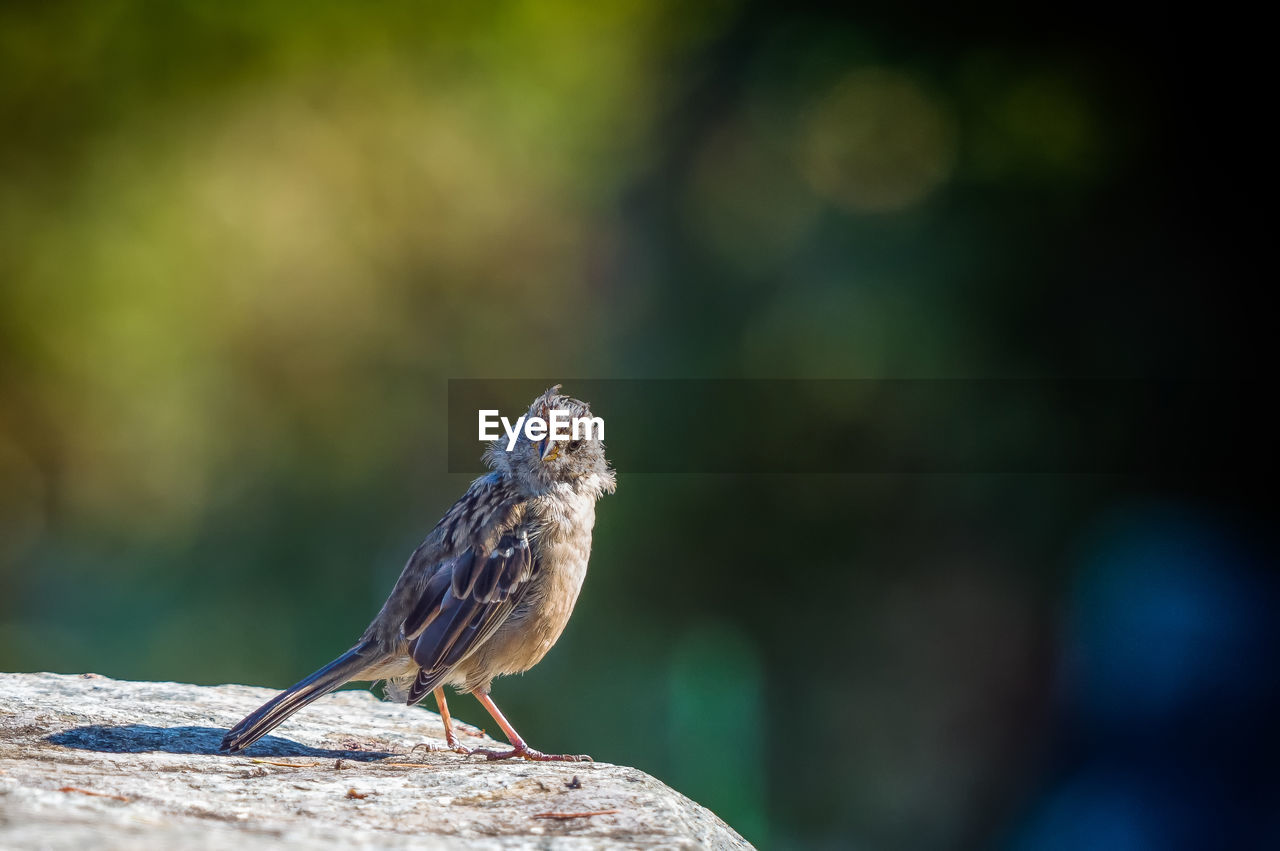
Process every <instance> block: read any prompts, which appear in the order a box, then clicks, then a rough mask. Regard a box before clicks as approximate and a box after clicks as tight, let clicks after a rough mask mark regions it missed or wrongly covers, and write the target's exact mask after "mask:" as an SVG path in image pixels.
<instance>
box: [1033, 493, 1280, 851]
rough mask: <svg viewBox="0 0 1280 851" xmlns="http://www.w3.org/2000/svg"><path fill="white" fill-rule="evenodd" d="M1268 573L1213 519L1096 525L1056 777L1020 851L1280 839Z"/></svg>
mask: <svg viewBox="0 0 1280 851" xmlns="http://www.w3.org/2000/svg"><path fill="white" fill-rule="evenodd" d="M1262 567H1263V565H1262V564H1261V563H1260V559H1259V558H1258V555H1257V554H1255V553H1254V552H1252V551H1251V548H1250V547H1249V546H1248V544H1247V543H1246V542H1244V541H1241V540H1240V539H1239V538H1238V536H1236V535H1235V534H1233V533H1232V532H1231V531H1230V530H1229V529H1224V528H1223V527H1222V526H1221V524H1220V523H1216V522H1214V520H1213V518H1212V516H1210V515H1207V514H1206V513H1205V512H1201V511H1195V510H1192V509H1188V508H1185V507H1178V506H1169V505H1163V506H1158V507H1152V506H1126V507H1125V508H1119V509H1116V510H1115V511H1113V512H1111V513H1110V514H1109V515H1108V516H1107V517H1106V518H1105V519H1103V520H1101V521H1100V522H1099V523H1098V524H1097V527H1096V528H1095V529H1094V531H1093V534H1092V535H1091V536H1090V540H1089V542H1088V546H1087V551H1086V552H1085V554H1084V555H1083V557H1082V560H1081V565H1080V569H1079V571H1078V573H1077V575H1076V577H1075V579H1074V590H1073V593H1072V595H1071V598H1070V601H1071V605H1070V609H1069V613H1068V614H1069V617H1068V620H1067V624H1066V634H1065V641H1064V660H1065V664H1064V668H1063V682H1062V705H1061V707H1060V722H1059V725H1058V735H1059V743H1058V753H1057V754H1056V759H1055V763H1056V764H1057V767H1056V769H1055V770H1054V771H1053V773H1052V774H1053V777H1052V780H1051V782H1050V783H1049V784H1048V785H1047V788H1046V789H1045V791H1044V793H1043V795H1042V796H1041V797H1040V798H1039V800H1037V801H1036V802H1035V803H1034V804H1033V805H1032V807H1031V814H1030V816H1029V817H1028V820H1027V823H1026V824H1025V825H1024V827H1023V828H1021V829H1020V830H1019V831H1018V834H1017V839H1016V840H1015V842H1014V843H1013V844H1014V847H1018V848H1029V849H1030V848H1034V849H1041V848H1048V849H1056V848H1119V849H1166V848H1169V849H1172V848H1186V849H1194V848H1210V847H1232V848H1246V847H1251V848H1252V847H1256V848H1262V847H1268V846H1269V845H1270V844H1272V843H1273V842H1274V841H1275V840H1276V839H1277V838H1280V837H1278V836H1277V834H1276V828H1277V819H1276V813H1277V812H1278V810H1277V805H1280V785H1278V784H1277V783H1276V782H1275V779H1274V777H1273V776H1271V775H1272V773H1273V771H1274V757H1275V755H1276V750H1275V745H1276V732H1275V719H1276V717H1277V714H1276V713H1277V710H1280V703H1278V702H1277V688H1276V687H1277V682H1276V667H1275V660H1276V658H1277V657H1276V652H1277V650H1278V649H1280V640H1278V639H1280V631H1278V630H1277V623H1276V621H1275V619H1274V613H1275V611H1276V604H1277V602H1278V601H1280V598H1278V596H1277V587H1276V584H1275V580H1274V575H1273V574H1270V573H1266V572H1263V571H1262V570H1261V568H1262ZM1268 840H1269V841H1268Z"/></svg>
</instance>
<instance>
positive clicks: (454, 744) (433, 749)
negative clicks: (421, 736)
mask: <svg viewBox="0 0 1280 851" xmlns="http://www.w3.org/2000/svg"><path fill="white" fill-rule="evenodd" d="M417 750H424V751H426V752H427V753H460V754H462V755H463V756H471V754H472V752H473V750H474V749H473V748H469V747H466V746H464V745H460V744H458V740H457V739H454V740H453V741H451V742H448V743H446V744H443V745H437V744H435V743H433V742H419V743H418V744H416V745H414V746H413V747H411V748H410V749H409V753H411V754H412V753H413V752H415V751H417Z"/></svg>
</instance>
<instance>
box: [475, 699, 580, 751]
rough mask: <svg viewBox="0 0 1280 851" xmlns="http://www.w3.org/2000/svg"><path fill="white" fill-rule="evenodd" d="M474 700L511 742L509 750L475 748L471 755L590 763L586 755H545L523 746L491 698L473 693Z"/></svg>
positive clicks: (513, 728) (518, 736)
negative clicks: (478, 702)
mask: <svg viewBox="0 0 1280 851" xmlns="http://www.w3.org/2000/svg"><path fill="white" fill-rule="evenodd" d="M472 694H474V695H475V696H476V700H478V701H480V705H481V706H483V707H484V708H485V709H486V710H488V712H489V714H490V715H492V716H493V720H494V721H497V722H498V726H499V727H501V728H502V733H503V735H505V736H506V737H507V741H509V742H511V750H509V751H494V750H489V749H487V748H475V749H473V750H471V753H473V754H483V755H484V756H486V757H488V758H489V759H511V758H512V757H517V756H518V757H521V758H523V759H531V760H536V761H538V762H591V761H592V760H591V757H589V756H587V755H586V754H577V755H575V754H547V753H543V752H542V751H536V750H534V749H533V748H531V747H529V746H528V745H527V744H525V741H524V739H522V738H520V734H519V733H517V732H516V728H515V727H512V726H511V722H509V721H508V720H507V719H506V717H505V716H504V715H503V714H502V711H501V710H500V709H498V705H497V704H496V703H494V702H493V698H491V697H489V695H488V694H486V693H484V692H480V691H473V692H472Z"/></svg>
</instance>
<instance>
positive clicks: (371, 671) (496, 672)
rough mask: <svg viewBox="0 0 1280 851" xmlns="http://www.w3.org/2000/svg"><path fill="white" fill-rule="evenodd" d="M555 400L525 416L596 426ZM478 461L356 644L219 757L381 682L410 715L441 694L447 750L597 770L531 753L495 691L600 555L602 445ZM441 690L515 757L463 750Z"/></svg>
mask: <svg viewBox="0 0 1280 851" xmlns="http://www.w3.org/2000/svg"><path fill="white" fill-rule="evenodd" d="M559 391H560V385H558V384H557V385H556V386H555V387H552V388H550V389H549V390H547V391H546V392H545V393H543V394H542V395H541V396H539V397H538V398H537V399H535V400H534V401H533V404H532V405H530V406H529V412H528V416H529V417H530V418H532V417H535V416H538V417H542V418H543V419H544V420H545V421H547V422H550V419H551V417H550V413H551V412H552V411H564V412H565V413H567V414H568V416H569V418H570V421H572V420H574V419H576V418H579V417H588V418H589V417H591V412H590V409H589V408H588V406H587V404H586V403H585V402H581V401H579V400H577V399H574V398H571V397H569V396H564V395H561V394H560V392H559ZM483 457H484V460H485V463H486V465H487V466H488V467H489V469H490V472H489V473H488V474H487V475H485V476H482V477H480V478H478V479H476V480H475V481H474V482H472V483H471V486H470V487H469V488H468V489H467V492H466V493H465V494H463V496H462V498H461V499H459V500H458V501H457V502H456V503H454V505H453V507H452V508H450V509H449V511H448V512H446V513H445V515H444V517H443V518H442V519H441V520H440V522H439V523H437V524H436V526H435V528H434V529H432V530H431V532H430V534H428V535H427V537H426V539H425V540H424V541H423V542H422V544H421V545H420V546H419V547H418V548H417V549H416V550H414V552H413V555H411V556H410V557H409V561H408V563H406V564H405V566H404V570H403V571H402V572H401V574H400V578H399V579H398V580H397V581H396V584H395V587H394V588H393V589H392V590H391V595H390V596H389V597H388V598H387V601H386V603H385V604H383V606H382V610H381V611H380V612H378V615H377V617H375V618H374V619H373V622H372V623H371V624H369V628H368V629H367V630H365V632H364V635H363V636H361V638H360V640H359V641H358V642H357V643H356V645H355V646H354V647H352V648H351V649H350V650H348V651H347V652H346V653H343V654H342V655H341V656H339V657H338V658H337V659H334V660H333V661H332V662H330V663H329V664H328V665H325V666H324V667H323V668H321V669H320V670H318V671H316V672H315V673H314V674H312V675H311V676H309V677H307V678H306V679H304V680H302V681H301V682H299V683H297V684H296V685H294V686H292V687H291V688H289V689H286V690H285V691H283V692H281V693H280V694H279V695H277V696H276V697H274V698H272V699H271V700H269V701H268V702H267V703H265V704H263V705H262V706H261V707H260V708H258V709H257V710H255V711H254V712H252V713H250V714H249V715H248V716H247V717H245V718H244V720H242V721H241V722H240V723H239V724H237V725H236V726H235V727H233V728H232V729H231V731H230V732H228V733H227V735H226V737H225V738H223V740H222V745H221V750H222V751H223V752H224V753H236V752H238V751H242V750H244V749H245V748H247V747H249V746H250V745H252V744H253V743H254V742H256V741H257V740H258V739H260V738H261V737H262V736H264V735H266V734H267V733H268V732H270V731H271V730H273V729H274V728H275V727H276V726H277V725H278V724H280V723H281V722H282V721H284V720H285V719H286V718H288V717H289V716H290V715H292V714H293V713H295V712H297V711H298V710H299V709H302V708H303V707H304V706H306V705H307V704H309V703H311V702H312V701H314V700H316V699H317V698H319V697H322V696H324V695H326V694H328V693H329V692H331V691H333V690H334V689H336V688H338V687H339V686H342V685H344V684H346V683H348V682H351V681H375V682H376V681H380V680H385V681H386V684H387V688H386V693H387V695H388V696H389V697H391V698H392V699H403V700H404V701H405V702H406V703H408V704H410V705H413V704H416V703H418V702H420V701H421V700H422V699H423V698H425V697H426V696H427V695H428V694H434V695H435V699H436V703H437V705H438V706H439V708H440V717H441V720H442V721H443V723H444V730H445V741H446V742H447V744H448V748H449V749H450V750H452V751H455V752H457V753H460V754H467V755H470V754H478V755H483V756H485V757H487V758H488V759H491V760H497V759H509V758H512V757H521V758H524V759H528V760H553V761H568V762H576V761H589V760H590V757H589V756H585V755H573V754H544V753H541V752H540V751H537V750H535V749H533V748H532V747H530V746H529V745H528V743H526V742H525V740H524V739H523V738H522V737H521V736H520V734H519V733H517V732H516V730H515V728H514V727H512V726H511V724H510V722H508V721H507V719H506V718H505V717H504V716H503V714H502V712H501V711H500V710H499V709H498V707H497V705H496V704H495V703H494V702H493V699H492V698H491V697H490V686H491V685H492V683H493V680H494V678H495V677H499V676H502V675H504V674H517V673H523V672H524V671H527V670H529V669H530V668H532V667H533V666H534V665H536V664H538V662H539V661H541V660H542V657H543V656H545V655H546V654H547V651H548V650H550V649H551V647H552V645H554V644H555V643H556V640H557V639H558V638H559V637H560V633H561V632H563V631H564V628H565V624H567V623H568V621H569V616H570V615H571V614H572V613H573V607H574V604H575V603H576V602H577V599H578V592H579V590H580V589H581V588H582V581H583V579H584V578H585V577H586V574H587V561H588V560H589V558H590V556H591V529H592V527H593V526H594V525H595V513H596V501H597V500H599V499H600V497H602V496H603V495H604V494H606V493H613V492H614V490H615V488H616V486H617V479H616V475H615V473H614V471H613V469H612V468H611V467H610V466H609V463H608V461H607V460H606V459H605V455H604V442H603V434H599V435H594V434H588V435H585V436H583V437H577V436H573V437H572V438H568V439H566V438H565V437H564V436H559V437H557V438H553V436H552V435H548V436H547V437H546V438H545V439H542V440H537V441H535V440H531V439H530V438H529V437H528V435H527V434H526V433H524V432H522V433H521V434H520V436H519V437H518V439H517V440H516V442H515V443H514V445H512V446H511V448H510V449H509V450H508V449H507V444H506V441H503V440H498V441H495V442H494V443H493V444H491V445H490V446H489V448H488V449H487V450H486V451H485V453H484V456H483ZM444 686H453V687H454V688H455V689H456V690H458V691H460V692H469V693H470V694H472V695H474V696H475V697H476V699H477V700H479V701H480V703H481V705H483V706H484V708H485V709H486V710H487V711H488V712H489V714H490V715H492V716H493V720H494V721H495V722H496V723H497V725H498V726H499V727H500V728H501V729H502V732H503V734H504V735H505V736H506V738H507V740H508V742H509V743H510V744H511V748H510V750H501V751H498V750H489V749H483V748H469V747H465V746H463V745H461V744H460V743H459V742H458V738H457V736H456V735H455V734H454V731H453V723H452V720H451V717H450V715H449V706H448V703H447V702H446V700H445V693H444Z"/></svg>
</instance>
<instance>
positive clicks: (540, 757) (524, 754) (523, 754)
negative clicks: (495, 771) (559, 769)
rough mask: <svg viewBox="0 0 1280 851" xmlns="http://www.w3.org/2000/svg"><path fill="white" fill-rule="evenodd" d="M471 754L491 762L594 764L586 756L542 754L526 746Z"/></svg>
mask: <svg viewBox="0 0 1280 851" xmlns="http://www.w3.org/2000/svg"><path fill="white" fill-rule="evenodd" d="M468 750H469V751H470V752H471V753H472V754H475V755H476V756H483V757H484V758H485V759H487V760H489V761H490V762H493V761H495V760H499V759H513V758H515V757H519V758H520V759H527V760H532V761H533V762H594V761H595V760H593V759H592V758H591V757H589V756H587V755H586V754H571V753H543V752H542V751H537V750H534V749H533V748H531V747H529V746H528V745H517V746H516V747H514V748H512V749H511V750H509V751H494V750H489V749H488V748H469V749H468Z"/></svg>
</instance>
